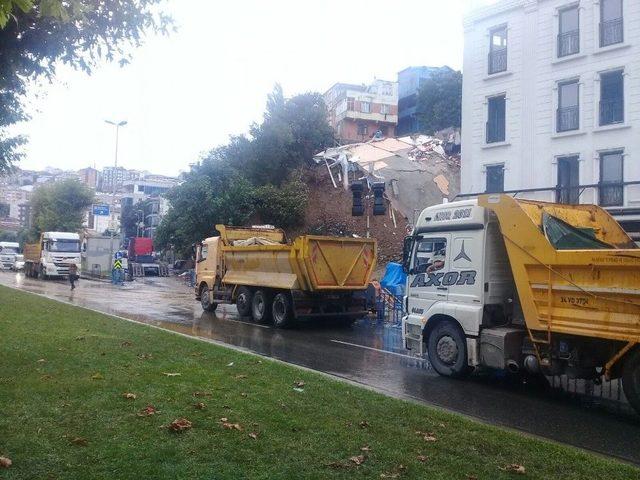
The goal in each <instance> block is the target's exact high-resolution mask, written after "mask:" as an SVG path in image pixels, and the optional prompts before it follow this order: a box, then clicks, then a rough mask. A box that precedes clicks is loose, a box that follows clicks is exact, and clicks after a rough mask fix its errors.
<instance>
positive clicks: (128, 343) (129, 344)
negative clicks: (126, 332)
mask: <svg viewBox="0 0 640 480" xmlns="http://www.w3.org/2000/svg"><path fill="white" fill-rule="evenodd" d="M131 345H133V343H131V342H130V341H129V340H125V341H124V342H122V343H121V344H120V346H121V347H130V346H131Z"/></svg>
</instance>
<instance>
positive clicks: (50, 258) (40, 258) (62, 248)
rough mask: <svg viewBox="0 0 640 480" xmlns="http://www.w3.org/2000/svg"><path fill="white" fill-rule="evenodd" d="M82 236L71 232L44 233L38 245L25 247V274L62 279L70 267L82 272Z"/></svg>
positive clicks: (34, 276)
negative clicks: (74, 266)
mask: <svg viewBox="0 0 640 480" xmlns="http://www.w3.org/2000/svg"><path fill="white" fill-rule="evenodd" d="M80 263H81V260H80V235H78V234H77V233H71V232H43V233H42V234H41V235H40V241H39V242H38V243H31V244H26V245H25V246H24V272H25V275H26V276H28V277H33V278H37V277H41V278H43V279H47V278H49V277H62V276H67V275H69V266H70V265H71V264H75V265H76V267H77V269H78V272H79V271H80Z"/></svg>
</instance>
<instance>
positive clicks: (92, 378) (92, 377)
mask: <svg viewBox="0 0 640 480" xmlns="http://www.w3.org/2000/svg"><path fill="white" fill-rule="evenodd" d="M91 380H104V377H103V376H102V374H101V373H100V372H96V373H94V374H93V375H91Z"/></svg>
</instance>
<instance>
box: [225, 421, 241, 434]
mask: <svg viewBox="0 0 640 480" xmlns="http://www.w3.org/2000/svg"><path fill="white" fill-rule="evenodd" d="M222 427H223V428H226V429H227V430H238V431H239V432H241V431H242V426H241V425H240V424H239V423H229V422H222Z"/></svg>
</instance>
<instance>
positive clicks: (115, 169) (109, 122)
mask: <svg viewBox="0 0 640 480" xmlns="http://www.w3.org/2000/svg"><path fill="white" fill-rule="evenodd" d="M105 123H108V124H109V125H113V126H114V127H116V152H115V162H114V169H113V175H112V176H111V181H112V183H113V203H112V206H113V207H114V211H115V205H116V186H117V182H116V180H117V179H116V176H117V170H118V134H119V132H120V127H124V126H125V125H126V124H127V121H126V120H121V121H119V122H112V121H111V120H105ZM110 216H111V215H110ZM110 227H111V228H109V237H110V238H109V251H110V252H111V253H110V254H109V262H110V263H111V262H113V228H112V227H113V224H112V225H110Z"/></svg>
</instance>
